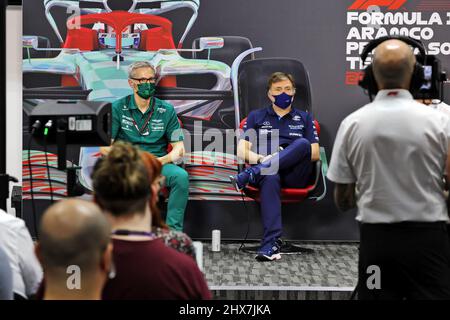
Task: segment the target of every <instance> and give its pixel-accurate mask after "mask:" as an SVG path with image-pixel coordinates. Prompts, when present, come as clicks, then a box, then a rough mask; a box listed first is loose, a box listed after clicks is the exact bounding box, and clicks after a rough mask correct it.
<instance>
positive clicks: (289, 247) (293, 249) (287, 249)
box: [280, 241, 314, 254]
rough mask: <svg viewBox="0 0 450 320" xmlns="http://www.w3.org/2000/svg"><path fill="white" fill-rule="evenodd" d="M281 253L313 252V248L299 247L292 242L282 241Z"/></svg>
mask: <svg viewBox="0 0 450 320" xmlns="http://www.w3.org/2000/svg"><path fill="white" fill-rule="evenodd" d="M280 252H281V254H310V253H314V250H313V249H310V248H305V247H300V246H297V245H295V244H293V243H292V242H287V241H283V242H282V244H281V248H280Z"/></svg>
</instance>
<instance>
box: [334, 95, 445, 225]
mask: <svg viewBox="0 0 450 320" xmlns="http://www.w3.org/2000/svg"><path fill="white" fill-rule="evenodd" d="M449 136H450V121H449V118H448V117H447V116H446V115H444V114H443V113H441V112H438V111H436V110H433V109H431V108H427V107H425V106H424V105H422V104H420V103H418V102H416V101H414V100H413V97H412V95H411V94H410V93H409V92H408V91H407V90H381V91H380V92H379V93H378V94H377V97H376V98H375V100H374V102H373V103H370V104H368V105H366V106H364V107H362V108H361V109H359V110H357V111H355V112H353V113H352V114H350V115H349V116H348V117H346V118H345V119H344V120H343V121H342V123H341V125H340V127H339V130H338V133H337V136H336V140H335V143H334V148H333V153H332V156H331V161H330V168H329V171H328V174H327V177H328V179H330V180H332V181H334V182H336V183H342V184H350V183H356V199H357V205H358V209H359V210H358V215H357V220H359V221H361V222H363V223H395V222H402V221H419V222H435V221H447V220H448V215H447V206H446V203H445V198H444V193H443V189H444V182H443V175H444V172H445V164H446V157H447V151H448V143H449Z"/></svg>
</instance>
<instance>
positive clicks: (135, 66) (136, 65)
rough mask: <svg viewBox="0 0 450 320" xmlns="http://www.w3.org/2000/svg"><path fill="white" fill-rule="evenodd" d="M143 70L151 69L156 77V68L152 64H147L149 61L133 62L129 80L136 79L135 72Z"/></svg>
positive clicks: (129, 70) (129, 71) (129, 69)
mask: <svg viewBox="0 0 450 320" xmlns="http://www.w3.org/2000/svg"><path fill="white" fill-rule="evenodd" d="M141 68H150V69H152V70H153V72H154V73H155V75H156V70H155V67H154V66H153V65H152V64H151V63H150V62H147V61H136V62H133V63H132V64H131V65H130V66H129V67H128V78H129V79H131V78H134V72H135V71H136V70H137V69H141Z"/></svg>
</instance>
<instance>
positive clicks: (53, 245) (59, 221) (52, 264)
mask: <svg viewBox="0 0 450 320" xmlns="http://www.w3.org/2000/svg"><path fill="white" fill-rule="evenodd" d="M110 232H111V228H110V225H109V223H108V221H107V219H106V217H105V216H104V215H103V214H102V212H101V210H100V208H98V207H97V206H96V205H95V204H94V203H91V202H87V201H83V200H76V199H70V200H62V201H59V202H57V203H56V204H54V205H52V206H51V207H49V208H48V209H47V211H46V212H45V214H44V216H43V217H42V220H41V225H40V238H39V246H40V256H41V259H42V264H43V266H44V269H46V271H49V270H54V271H57V270H59V271H64V272H65V270H66V269H67V267H68V266H70V265H77V266H79V267H80V268H81V269H82V270H84V271H90V270H92V269H93V268H95V267H97V266H98V265H99V263H100V260H101V257H102V254H103V253H104V252H105V250H106V248H107V246H108V243H109V241H110Z"/></svg>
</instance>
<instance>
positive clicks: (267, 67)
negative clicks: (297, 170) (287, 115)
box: [234, 58, 326, 253]
mask: <svg viewBox="0 0 450 320" xmlns="http://www.w3.org/2000/svg"><path fill="white" fill-rule="evenodd" d="M237 70H238V74H237V86H238V89H239V103H238V105H237V106H235V107H236V108H237V110H236V115H237V117H239V119H238V120H239V127H241V128H242V126H243V124H244V123H245V119H246V117H247V115H248V114H249V113H250V111H252V110H255V109H259V108H263V107H266V106H268V105H269V104H270V102H269V101H268V99H267V86H266V84H267V79H268V78H269V76H270V75H271V74H272V73H274V72H285V73H290V74H292V75H293V77H294V79H295V82H296V83H295V85H296V93H295V97H294V102H293V106H294V107H295V108H298V109H300V110H303V111H308V112H311V111H312V102H311V101H312V97H311V86H310V82H309V75H308V71H307V70H306V68H305V67H304V65H303V64H302V63H301V62H300V61H298V60H295V59H290V58H265V59H255V60H250V61H245V62H243V63H242V64H240V65H239V68H237ZM234 85H235V86H236V83H234ZM236 123H238V122H236ZM316 125H317V127H318V129H319V126H318V123H317V122H316ZM236 129H239V128H236ZM318 131H319V130H318ZM323 156H324V152H321V158H322V157H323ZM244 168H245V165H240V166H239V169H238V170H239V172H241V171H242V170H243V169H244ZM321 174H322V185H323V192H322V194H321V195H320V196H316V194H317V191H318V189H319V185H320V184H321V183H319V182H320V175H321ZM244 193H245V195H247V196H248V197H250V198H252V199H255V200H256V201H258V200H259V190H258V188H255V187H252V186H248V187H246V188H245V189H244ZM325 194H326V185H325V175H324V172H323V168H322V161H321V160H319V161H317V162H316V165H315V169H314V172H313V174H312V176H311V179H310V183H309V185H308V186H307V187H305V188H282V189H281V200H282V203H293V202H301V201H304V200H305V199H313V200H316V201H318V200H321V199H323V198H324V196H325ZM247 250H248V249H247ZM281 252H282V253H310V252H312V250H311V249H307V248H300V247H297V246H294V245H292V244H290V243H289V242H285V245H284V246H282V248H281Z"/></svg>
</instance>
